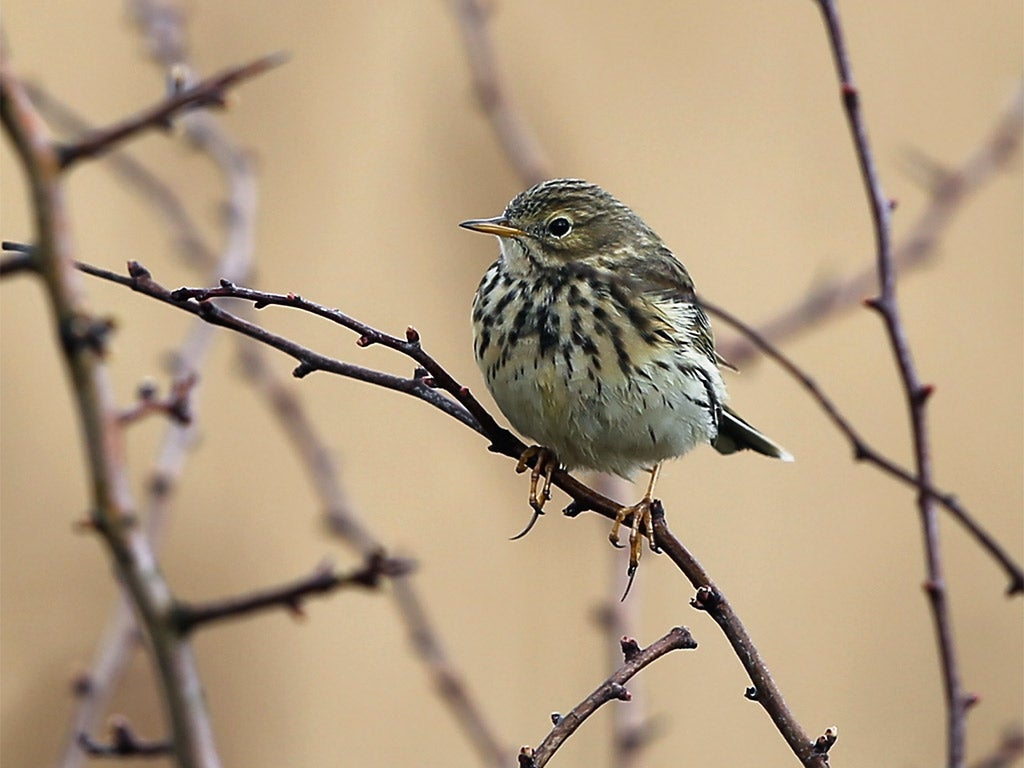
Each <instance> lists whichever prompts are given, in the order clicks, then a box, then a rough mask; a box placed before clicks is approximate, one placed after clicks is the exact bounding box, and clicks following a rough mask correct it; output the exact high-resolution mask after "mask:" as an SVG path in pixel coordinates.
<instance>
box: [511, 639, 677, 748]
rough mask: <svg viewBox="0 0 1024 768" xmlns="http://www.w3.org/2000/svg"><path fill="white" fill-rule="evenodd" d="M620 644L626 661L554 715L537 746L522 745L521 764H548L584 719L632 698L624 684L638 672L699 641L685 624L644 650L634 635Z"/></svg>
mask: <svg viewBox="0 0 1024 768" xmlns="http://www.w3.org/2000/svg"><path fill="white" fill-rule="evenodd" d="M621 645H622V653H623V656H624V657H625V663H624V664H623V665H622V666H621V667H619V668H618V669H617V670H615V672H614V673H612V675H611V677H609V678H608V679H607V680H605V681H604V682H603V683H601V685H599V686H598V687H597V688H595V689H594V691H593V692H592V693H591V694H590V695H589V696H587V697H586V698H585V699H583V701H581V702H580V703H579V704H577V705H576V706H575V707H573V709H572V711H571V712H569V713H567V714H565V715H552V716H551V719H552V721H554V724H555V727H554V728H552V729H551V731H550V732H549V733H548V735H547V736H545V737H544V740H543V741H542V742H541V743H540V744H538V745H537V747H536V749H534V748H531V747H523V748H522V749H521V750H520V752H519V765H520V766H521V768H541V767H542V766H544V765H546V764H547V762H548V760H550V759H551V757H552V755H554V753H555V752H556V751H557V750H558V748H559V747H560V746H562V744H563V743H564V742H565V740H566V739H568V738H569V737H570V736H571V735H572V734H573V733H575V732H576V730H577V729H578V728H579V727H580V726H581V725H583V723H584V721H585V720H586V719H587V718H588V717H590V716H591V715H592V714H594V712H596V711H597V710H598V709H599V708H600V707H601V706H602V705H604V704H607V703H608V702H609V701H615V700H616V699H618V700H620V701H629V700H630V698H631V697H630V693H629V691H628V690H626V688H625V684H626V682H627V681H629V679H630V678H632V677H633V676H634V675H635V674H636V673H637V672H639V671H640V670H641V669H643V668H644V667H646V666H647V665H648V664H650V663H652V662H654V661H656V660H657V659H660V658H661V657H662V656H664V655H665V654H667V653H670V652H672V651H676V650H680V649H691V650H692V649H694V648H696V647H697V642H696V641H695V640H694V639H693V637H692V636H691V635H690V631H689V630H688V629H687V628H686V627H674V628H673V629H671V630H670V631H669V632H668V634H666V635H665V636H664V637H662V638H661V639H659V640H656V641H655V642H653V643H651V644H650V645H649V646H647V647H646V648H644V649H641V648H640V646H639V645H638V644H637V642H636V640H634V639H633V638H631V637H623V638H622V640H621Z"/></svg>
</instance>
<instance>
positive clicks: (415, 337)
mask: <svg viewBox="0 0 1024 768" xmlns="http://www.w3.org/2000/svg"><path fill="white" fill-rule="evenodd" d="M405 340H406V341H408V342H409V343H410V344H413V345H414V346H417V347H418V346H419V345H420V332H419V331H417V330H416V329H415V328H413V327H412V326H411V325H410V326H409V327H408V328H406V329H405Z"/></svg>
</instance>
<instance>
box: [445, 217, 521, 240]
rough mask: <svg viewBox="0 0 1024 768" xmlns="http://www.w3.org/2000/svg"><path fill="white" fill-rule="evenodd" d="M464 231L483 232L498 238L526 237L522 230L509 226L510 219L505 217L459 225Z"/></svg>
mask: <svg viewBox="0 0 1024 768" xmlns="http://www.w3.org/2000/svg"><path fill="white" fill-rule="evenodd" d="M459 226H460V227H462V228H463V229H471V230H473V231H474V232H483V233H484V234H485V235H497V236H498V237H525V236H526V233H525V232H523V230H521V229H516V228H515V227H511V226H509V223H508V219H506V218H505V217H504V216H495V217H494V218H493V219H470V220H469V221H463V222H462V223H461V224H459Z"/></svg>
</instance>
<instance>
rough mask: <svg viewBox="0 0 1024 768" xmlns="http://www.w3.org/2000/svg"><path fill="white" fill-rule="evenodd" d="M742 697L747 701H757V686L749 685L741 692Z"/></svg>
mask: <svg viewBox="0 0 1024 768" xmlns="http://www.w3.org/2000/svg"><path fill="white" fill-rule="evenodd" d="M743 698H745V699H747V700H748V701H757V700H758V697H757V688H756V687H755V686H753V685H751V686H749V687H748V688H747V690H745V691H744V692H743Z"/></svg>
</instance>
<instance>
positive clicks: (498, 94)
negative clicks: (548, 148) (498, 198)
mask: <svg viewBox="0 0 1024 768" xmlns="http://www.w3.org/2000/svg"><path fill="white" fill-rule="evenodd" d="M451 3H452V9H453V11H454V13H455V19H456V21H457V22H458V24H459V32H460V33H461V34H462V42H463V45H464V46H465V48H466V56H467V58H468V61H469V72H470V75H471V76H472V78H473V89H474V90H475V92H476V98H477V101H479V103H480V107H481V108H482V109H483V111H484V114H485V115H486V116H487V119H488V120H489V121H490V123H491V127H492V128H493V129H494V133H495V134H496V135H497V137H498V141H499V142H500V144H501V148H502V151H503V152H504V153H505V156H506V157H507V158H508V159H509V162H511V163H512V166H513V167H514V168H515V170H516V172H517V173H518V174H519V177H520V178H521V179H522V180H523V181H524V182H525V183H526V184H527V185H528V186H532V185H533V184H536V183H537V182H539V181H543V180H544V179H549V178H551V163H550V162H548V159H547V158H546V157H545V156H544V150H543V149H542V148H541V146H540V143H539V142H538V141H537V138H536V136H534V133H533V131H532V130H531V129H530V127H529V125H528V124H527V122H526V121H525V120H524V119H523V118H522V116H521V115H520V113H519V111H518V110H517V109H516V108H515V107H514V106H513V105H512V101H511V98H510V96H509V94H508V89H507V88H506V87H505V82H504V77H503V75H502V73H501V69H500V68H499V67H498V63H497V55H496V54H495V52H494V41H493V40H492V39H491V34H490V30H489V29H488V26H487V14H488V11H487V9H485V8H484V6H483V4H482V3H480V1H479V0H451Z"/></svg>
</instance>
